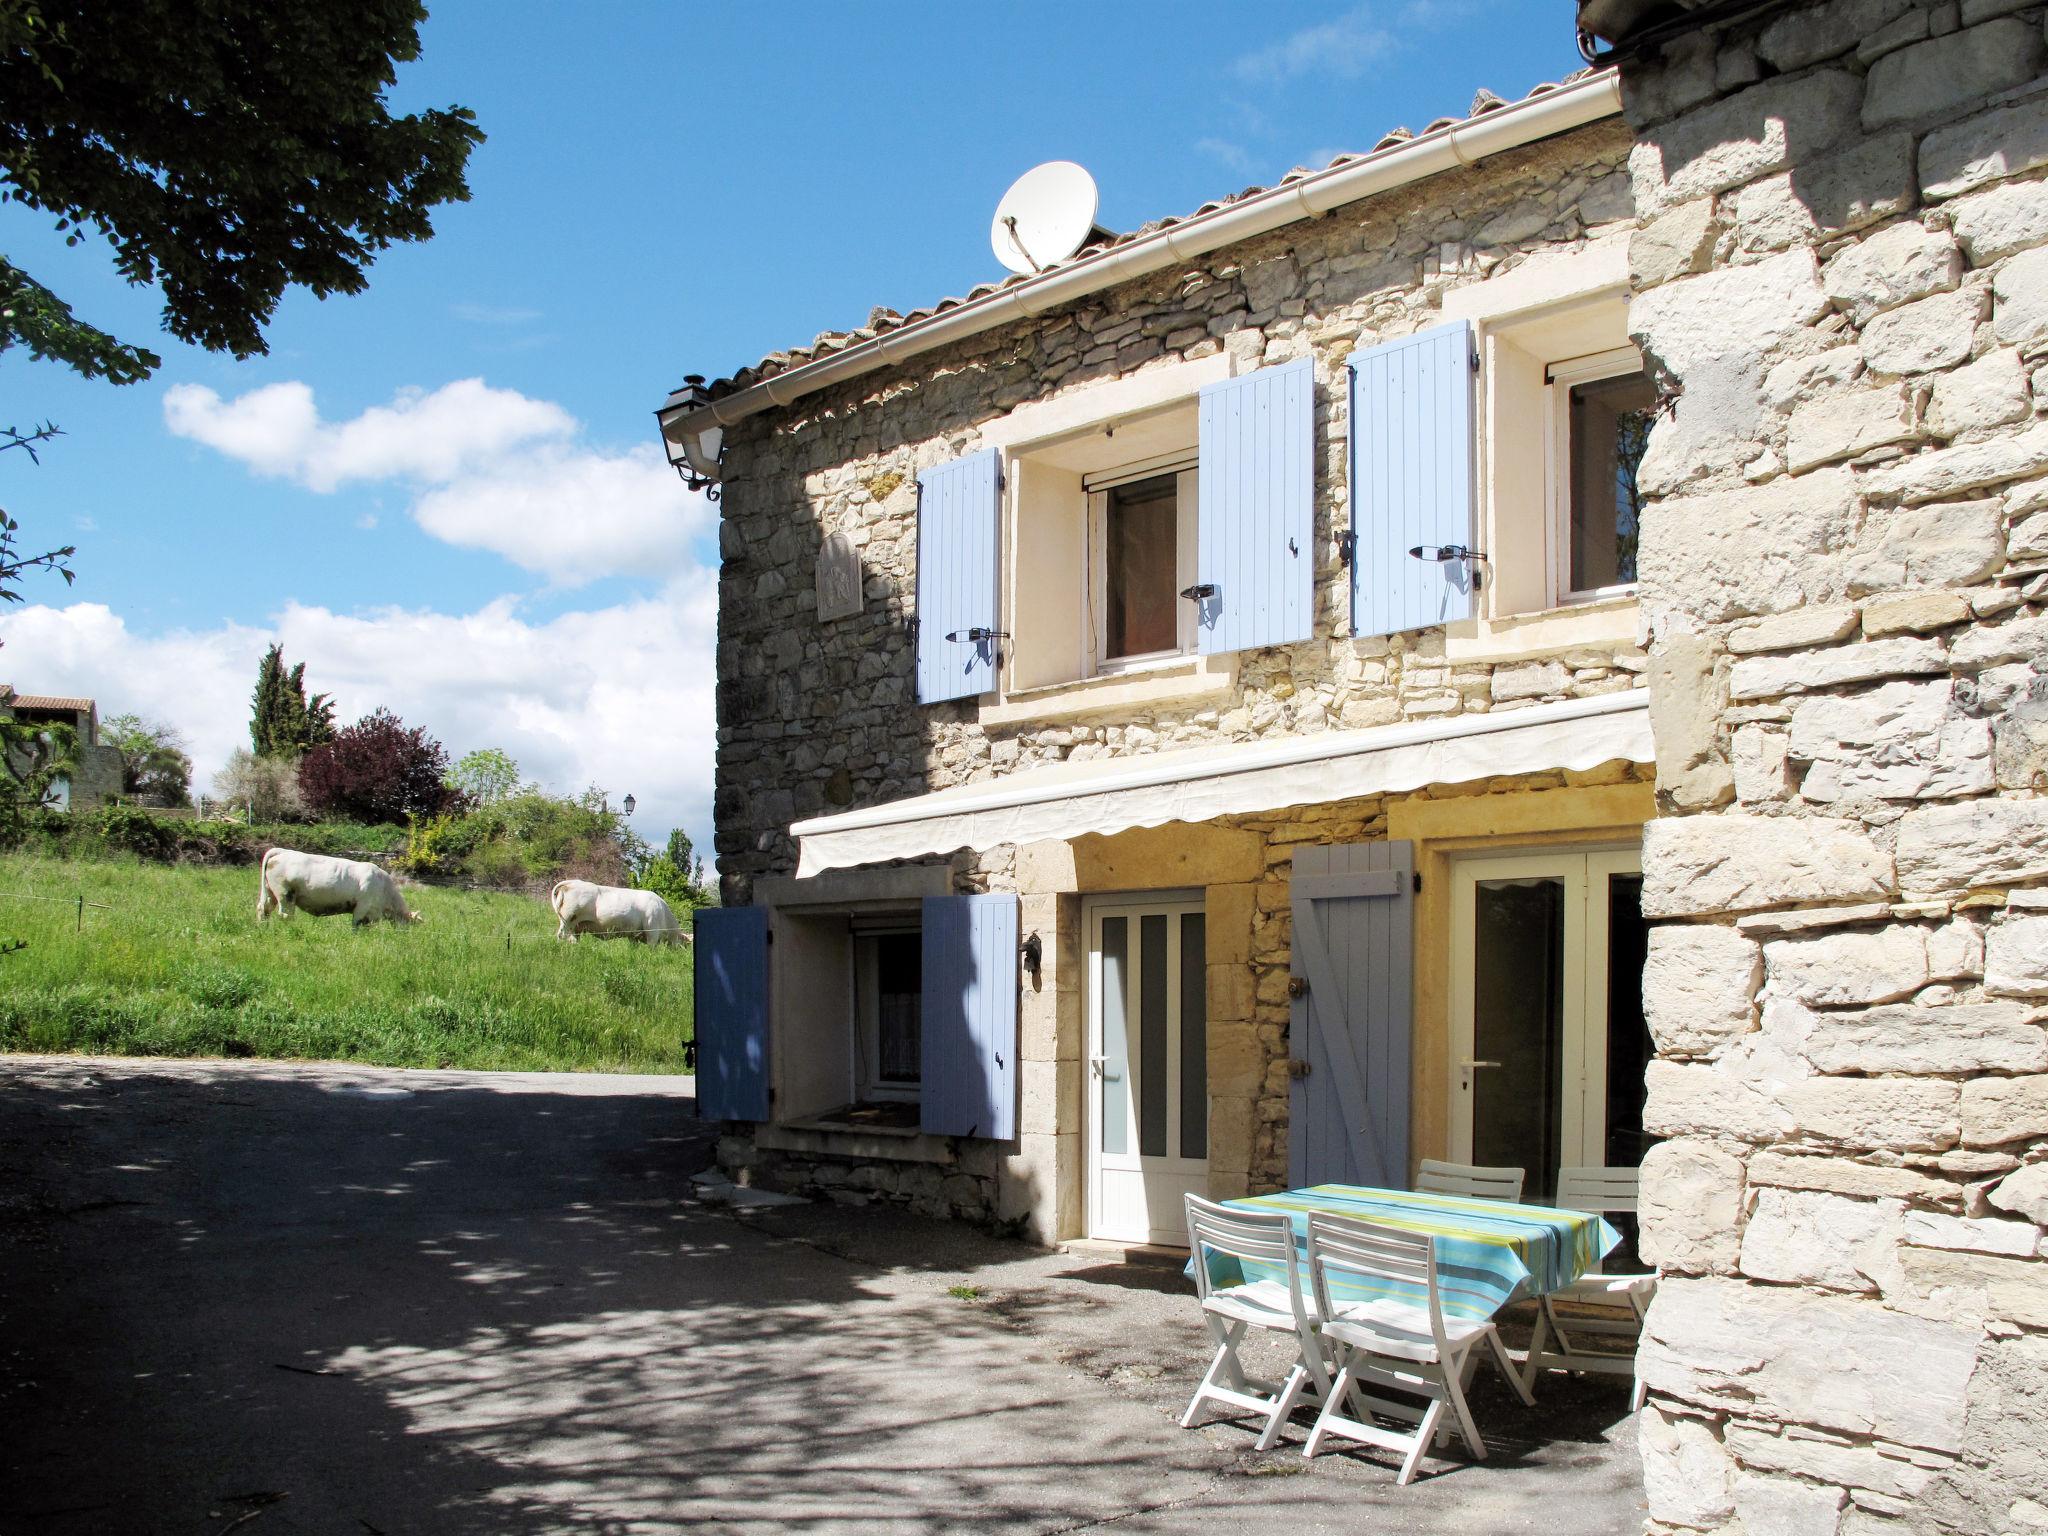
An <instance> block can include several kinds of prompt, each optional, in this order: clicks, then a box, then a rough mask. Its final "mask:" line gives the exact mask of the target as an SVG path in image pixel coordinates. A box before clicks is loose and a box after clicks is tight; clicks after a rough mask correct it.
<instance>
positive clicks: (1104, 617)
mask: <svg viewBox="0 0 2048 1536" xmlns="http://www.w3.org/2000/svg"><path fill="white" fill-rule="evenodd" d="M1083 484H1084V486H1085V487H1086V489H1087V494H1088V522H1089V539H1088V542H1089V548H1090V551H1091V562H1090V563H1091V574H1090V583H1089V585H1090V588H1091V590H1090V592H1089V609H1090V611H1091V613H1092V614H1093V616H1094V637H1093V639H1094V646H1093V654H1094V661H1095V666H1094V670H1095V671H1096V672H1104V671H1115V670H1118V669H1119V668H1121V667H1123V666H1126V665H1128V664H1130V663H1131V662H1134V661H1145V660H1152V659H1156V658H1159V657H1166V656H1175V655H1179V654H1182V653H1183V652H1187V651H1192V650H1193V649H1194V640H1195V635H1194V625H1195V612H1194V604H1193V603H1192V602H1190V601H1189V600H1188V599H1187V598H1185V597H1183V596H1181V593H1182V592H1184V591H1186V590H1187V589H1188V588H1189V587H1191V586H1193V585H1194V580H1195V577H1194V565H1195V475H1194V470H1193V468H1192V467H1186V468H1170V469H1166V470H1157V469H1151V468H1148V469H1145V470H1136V471H1133V470H1126V471H1125V472H1123V473H1121V474H1115V473H1112V474H1105V475H1100V476H1091V477H1088V478H1087V479H1085V480H1084V481H1083Z"/></svg>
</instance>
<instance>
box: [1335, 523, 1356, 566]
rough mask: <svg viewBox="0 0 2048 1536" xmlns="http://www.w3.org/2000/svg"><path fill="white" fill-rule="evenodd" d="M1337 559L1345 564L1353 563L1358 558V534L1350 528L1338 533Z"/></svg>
mask: <svg viewBox="0 0 2048 1536" xmlns="http://www.w3.org/2000/svg"><path fill="white" fill-rule="evenodd" d="M1337 559H1338V561H1339V562H1340V563H1341V564H1344V565H1352V564H1354V563H1356V561H1357V559H1358V535H1357V533H1356V532H1354V531H1353V530H1351V529H1349V528H1347V529H1345V530H1344V531H1343V532H1342V533H1340V534H1338V535H1337Z"/></svg>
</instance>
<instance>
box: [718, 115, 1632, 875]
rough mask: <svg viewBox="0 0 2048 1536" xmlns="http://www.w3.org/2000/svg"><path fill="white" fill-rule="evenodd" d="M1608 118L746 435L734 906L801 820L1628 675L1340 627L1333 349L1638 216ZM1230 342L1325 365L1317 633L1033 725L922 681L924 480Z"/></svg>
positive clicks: (1341, 522)
mask: <svg viewBox="0 0 2048 1536" xmlns="http://www.w3.org/2000/svg"><path fill="white" fill-rule="evenodd" d="M1629 142H1630V141H1629V135H1628V132H1627V130H1626V128H1625V126H1624V125H1623V124H1622V123H1621V122H1620V121H1619V120H1618V119H1610V120H1608V121H1606V122H1603V123H1598V124H1594V125H1591V126H1589V127H1586V128H1583V129H1579V130H1577V131H1575V132H1573V133H1571V134H1567V135H1562V136H1560V137H1558V138H1555V139H1552V140H1548V141H1545V142H1544V143H1541V144H1537V145H1533V146H1530V147H1528V148H1526V149H1523V150H1518V151H1515V152H1513V153H1510V154H1505V155H1502V156H1499V157H1497V158H1495V159H1491V160H1488V161H1486V162H1484V163H1482V164H1481V165H1479V166H1477V167H1474V168H1472V169H1469V170H1465V171H1460V172H1457V173H1455V174H1446V175H1441V176H1437V177H1433V178H1431V179H1430V180H1428V181H1426V182H1424V183H1421V184H1418V185H1416V186H1413V187H1410V188H1406V189H1403V190H1400V191H1396V192H1391V193H1388V194H1385V195H1383V196H1381V197H1377V198H1374V199H1371V200H1368V201H1367V202H1364V203H1361V204H1358V205H1354V206H1353V207H1349V208H1344V209H1340V210H1338V211H1336V212H1334V213H1332V214H1330V215H1328V216H1327V217H1325V218H1322V219H1319V220H1316V221H1314V222H1312V223H1307V224H1302V225H1298V226H1295V227H1293V228H1290V229H1287V230H1282V231H1277V232H1275V233H1274V234H1272V235H1269V236H1266V237H1263V238H1261V239H1259V240H1256V241H1250V242H1246V243H1244V244H1242V245H1238V246H1233V247H1230V248H1228V249H1226V250H1223V251H1220V252H1217V253H1215V254H1214V255H1212V256H1210V257H1208V258H1206V259H1205V261H1204V263H1203V264H1201V265H1190V266H1184V267H1179V268H1175V269H1171V270H1168V271H1164V272H1161V273H1158V274H1156V275H1154V276H1151V277H1148V278H1145V279H1143V280H1141V281H1138V282H1134V283H1132V284H1130V285H1128V286H1126V287H1123V288H1120V289H1116V290H1113V291H1110V292H1108V293H1104V294H1101V295H1098V296H1095V297H1093V298H1090V299H1089V300H1087V301H1086V302H1083V303H1080V304H1077V305H1075V306H1072V307H1071V308H1070V309H1068V310H1066V311H1063V312H1054V313H1051V314H1047V315H1044V316H1040V317H1037V318H1036V319H1035V320H1033V321H1031V322H1028V323H1023V324H1019V325H1017V326H1014V327H1011V328H1008V329H1004V330H1000V331H995V332H990V333H988V334H985V335H982V336H979V337H976V338H974V339H972V340H970V341H967V342H963V343H961V344H960V345H958V346H956V347H953V348H950V349H946V350H943V351H939V352H935V353H933V354H930V355H928V356H922V357H919V358H916V359H913V360H911V361H910V362H908V363H906V364H905V365H904V367H902V368H900V369H896V370H891V371H886V372H883V373H880V374H876V375H872V376H869V377H866V378H862V379H859V380H856V381H851V382H849V383H847V384H846V385H844V386H841V387H839V388H837V389H834V390H829V391H825V392H822V393H820V394H818V395H815V396H809V397H806V398H805V399H803V400H801V401H799V402H797V403H796V404H795V405H793V406H791V407H789V408H788V409H785V410H778V411H770V412H766V413H764V414H762V415H760V416H755V417H751V418H748V419H747V420H745V421H743V422H740V423H738V424H737V425H736V426H734V427H733V428H732V429H731V430H730V432H729V434H728V439H727V446H726V453H725V481H724V500H723V502H722V522H721V527H720V542H721V550H722V553H723V555H724V565H723V569H722V571H721V576H720V583H719V603H720V608H719V613H720V619H719V623H720V630H719V647H718V694H717V698H718V719H719V737H718V757H717V791H716V800H715V816H716V822H717V833H716V839H717V851H718V864H719V870H720V872H721V875H722V877H723V880H724V883H725V896H726V899H727V900H728V901H729V902H734V903H741V902H745V901H747V900H748V899H749V894H750V891H751V887H752V882H753V881H754V879H756V878H757V877H760V876H762V875H771V874H786V873H789V872H791V870H792V869H793V866H794V863H795V848H794V844H793V843H792V841H791V839H790V837H789V833H788V828H789V824H790V823H791V821H792V820H795V819H800V818H802V817H806V816H814V815H821V814H825V813H828V812H831V811H836V810H842V809H849V808H852V807H856V806H864V805H871V804H875V803H878V802H883V801H889V800H895V799H900V798H902V797H904V796H908V795H914V794H920V793H923V792H925V791H927V790H932V789H939V788H944V787H946V786H949V785H953V784H958V783H962V782H967V781H971V780H975V779H980V778H987V777H991V776H994V775H999V774H1003V773H1008V772H1011V771H1014V770H1016V769H1019V768H1026V767H1030V766H1033V765H1037V764H1043V763H1050V762H1056V761H1061V760H1067V761H1073V760H1086V759H1089V758H1094V757H1102V756H1109V755H1128V754H1132V753H1144V752H1152V751H1157V750H1161V749H1164V748H1170V747H1178V746H1186V745H1194V744H1201V743H1210V742H1217V741H1252V740H1259V739H1264V738H1269V737H1273V736H1280V735H1289V734H1297V733H1307V732H1315V731H1322V730H1328V729H1333V728H1337V727H1343V726H1365V725H1376V724H1385V723H1390V722H1393V721H1396V720H1400V719H1403V718H1411V717H1413V718H1421V717H1428V716H1444V715H1454V714H1458V713H1462V712H1466V711H1480V710H1487V709H1493V708H1511V707H1524V706H1526V705H1528V704H1533V703H1538V702H1542V701H1544V700H1548V699H1558V698H1565V697H1572V696H1579V695H1584V694H1590V693H1599V692H1606V691H1611V690H1615V689H1624V688H1632V687H1637V686H1640V685H1641V681H1642V677H1641V674H1642V670H1643V660H1642V657H1641V654H1640V652H1639V651H1638V650H1637V649H1636V647H1635V646H1634V645H1633V644H1629V643H1622V644H1618V645H1617V644H1603V645H1595V646H1578V647H1570V646H1567V647H1561V648H1553V650H1552V652H1550V653H1546V654H1544V655H1543V656H1542V657H1541V659H1540V660H1530V661H1514V662H1512V663H1510V664H1496V663H1495V662H1476V661H1475V662H1464V661H1453V660H1452V659H1450V657H1449V655H1448V653H1447V648H1446V644H1445V635H1444V632H1443V631H1442V630H1441V629H1437V630H1424V631H1420V632H1416V633H1411V634H1406V635H1399V636H1395V637H1392V638H1391V639H1385V638H1382V639H1371V640H1358V641H1354V640H1353V639H1351V637H1350V635H1349V616H1348V613H1347V612H1346V611H1345V604H1346V603H1347V601H1348V597H1347V594H1348V573H1347V571H1346V570H1345V568H1344V566H1343V565H1342V563H1341V561H1340V558H1339V553H1338V541H1337V536H1338V534H1339V533H1340V532H1342V531H1343V529H1344V528H1345V526H1346V525H1347V520H1348V514H1347V513H1346V511H1345V505H1346V503H1345V500H1344V498H1345V469H1344V445H1345V436H1346V431H1347V423H1346V421H1345V411H1344V406H1343V399H1344V393H1345V389H1344V377H1345V373H1344V367H1345V359H1346V358H1347V356H1348V355H1349V353H1350V352H1351V351H1352V350H1353V349H1355V348H1356V347H1358V346H1360V345H1367V344H1370V343H1372V342H1374V341H1377V340H1382V339H1388V338H1392V337H1396V336H1400V335H1405V334H1407V333H1409V332H1411V331H1414V330H1417V329H1419V328H1421V327H1423V326H1426V325H1430V324H1433V323H1436V321H1437V320H1439V319H1440V318H1441V306H1442V302H1443V298H1444V295H1445V294H1446V293H1448V292H1450V291H1451V290H1453V289H1455V288H1458V287H1462V286H1464V285H1467V284H1471V283H1476V282H1480V281H1483V280H1485V279H1487V278H1489V277H1495V276H1501V275H1505V274H1508V273H1510V272H1513V271H1514V270H1515V269H1516V268H1518V267H1519V266H1521V265H1522V264H1524V263H1527V262H1529V261H1531V260H1534V259H1539V258H1553V257H1556V256H1558V255H1561V254H1567V253H1572V252H1578V251H1583V250H1585V249H1587V248H1588V247H1589V245H1591V244H1592V243H1593V242H1596V241H1601V240H1625V239H1626V238H1627V235H1628V233H1629V232H1630V231H1631V230H1632V229H1633V228H1634V225H1635V216H1634V210H1633V206H1632V202H1631V198H1630V194H1629V177H1628V174H1627V171H1626V159H1627V155H1628V150H1629ZM1222 353H1227V354H1228V356H1229V358H1230V359H1231V365H1232V366H1233V367H1234V368H1236V369H1237V370H1238V371H1246V370H1249V369H1251V368H1255V367H1259V366H1263V365H1267V364H1273V363H1280V362H1285V361H1289V360H1292V359H1295V358H1299V357H1303V356H1312V357H1313V358H1314V359H1315V360H1316V375H1317V382H1318V388H1317V418H1318V420H1317V451H1318V454H1319V457H1320V471H1319V475H1318V481H1319V484H1318V507H1317V514H1316V516H1317V523H1316V532H1317V539H1316V559H1317V590H1318V620H1319V622H1318V626H1317V628H1318V638H1316V639H1313V640H1309V641H1305V642H1302V643H1300V644H1298V645H1293V646H1286V647H1276V648H1272V649H1268V650H1264V651H1257V652H1247V653H1243V654H1242V656H1241V658H1240V662H1241V665H1240V666H1239V668H1238V671H1237V675H1236V680H1235V683H1234V684H1233V686H1232V687H1231V688H1230V690H1229V691H1228V692H1226V693H1220V694H1217V693H1211V694H1207V695H1204V696H1202V697H1199V698H1195V699H1189V700H1185V701H1183V702H1181V703H1178V704H1161V705H1156V706H1148V707H1145V708H1143V709H1138V710H1131V709H1119V710H1117V711H1116V712H1114V713H1103V714H1098V715H1095V716H1088V717H1065V718H1060V719H1057V720H1040V721H1038V722H1037V723H1011V724H1003V725H996V724H992V723H991V724H986V725H985V724H984V722H983V720H982V712H981V706H980V703H979V702H978V701H975V700H963V701H957V702H954V703H948V704H941V705H934V706H930V707H921V706H919V705H918V704H917V703H916V702H915V688H914V686H913V661H914V642H913V640H912V638H911V634H910V631H909V625H908V620H909V619H910V618H911V617H912V616H913V614H912V609H913V607H914V601H915V597H914V594H915V571H914V563H915V553H916V542H917V532H916V477H917V473H918V471H919V470H920V469H923V468H927V467H930V466H932V465H935V464H939V463H943V462H946V461H948V460H951V459H953V458H955V457H957V456H959V455H961V454H963V453H967V452H971V451H973V450H974V449H976V448H977V447H979V446H981V444H982V436H981V434H982V432H983V430H984V429H985V428H986V427H988V426H989V425H990V424H991V423H993V422H996V421H999V420H1000V419H1002V418H1003V417H1004V416H1006V415H1007V414H1008V413H1009V412H1011V411H1013V410H1014V409H1016V408H1017V407H1019V406H1022V405H1026V404H1032V403H1037V402H1042V401H1048V400H1052V399H1055V398H1056V397H1059V396H1061V395H1062V394H1064V393H1066V392H1068V391H1072V390H1076V389H1080V388H1082V387H1084V386H1086V385H1090V384H1096V383H1100V382H1102V381H1104V380H1107V379H1114V378H1119V377H1123V376H1127V375H1131V374H1135V373H1138V372H1140V371H1142V370H1145V369H1147V368H1153V367H1158V366H1161V365H1163V364H1167V363H1172V362H1177V361H1183V360H1193V359H1199V358H1203V357H1210V356H1215V355H1217V354H1222ZM835 533H843V534H845V535H846V536H847V537H848V538H849V539H850V540H851V541H852V542H853V544H854V545H855V546H856V547H857V548H858V550H859V552H860V556H861V562H862V568H863V572H864V577H865V591H864V598H865V602H864V607H863V609H862V611H861V612H860V613H858V614H856V615H854V616H853V617H850V618H843V619H836V620H833V621H830V622H826V623H820V622H819V621H818V618H817V604H816V596H815V574H816V564H817V556H818V551H819V547H820V545H821V544H822V543H823V541H824V540H825V539H826V538H827V537H828V536H830V535H832V534H835Z"/></svg>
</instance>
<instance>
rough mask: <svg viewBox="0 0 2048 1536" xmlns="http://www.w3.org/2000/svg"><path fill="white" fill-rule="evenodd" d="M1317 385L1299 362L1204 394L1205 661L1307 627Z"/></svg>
mask: <svg viewBox="0 0 2048 1536" xmlns="http://www.w3.org/2000/svg"><path fill="white" fill-rule="evenodd" d="M1315 429H1316V376H1315V365H1314V364H1313V363H1312V362H1311V361H1310V360H1309V359H1308V358H1303V359H1301V360H1300V361H1299V362H1294V363H1285V364H1282V365H1281V366H1280V367H1278V368H1261V369H1260V370H1259V371H1258V372H1257V373H1248V374H1246V375H1245V376H1244V377H1243V378H1239V379H1225V380H1224V381H1223V382H1222V383H1220V384H1211V385H1209V386H1208V388H1206V389H1204V390H1203V391H1202V401H1201V440H1200V461H1199V467H1200V483H1199V484H1200V491H1199V494H1200V499H1201V512H1200V514H1199V515H1198V518H1197V520H1196V525H1195V581H1196V583H1197V584H1198V585H1200V586H1203V587H1210V588H1213V589H1214V591H1213V592H1212V593H1210V594H1206V595H1204V596H1203V597H1202V598H1201V599H1200V602H1201V608H1200V611H1199V612H1200V616H1199V620H1198V623H1199V630H1200V633H1199V647H1198V648H1199V649H1200V651H1201V653H1202V654H1203V655H1204V656H1213V655H1216V654H1217V653H1219V652H1222V651H1244V650H1250V649H1251V648H1252V647H1254V646H1260V645H1289V644H1292V643H1293V642H1294V641H1296V640H1306V639H1307V638H1308V637H1309V635H1310V633H1311V632H1312V631H1313V630H1314V628H1315V617H1316V589H1315V531H1316V464H1315V435H1316V431H1315Z"/></svg>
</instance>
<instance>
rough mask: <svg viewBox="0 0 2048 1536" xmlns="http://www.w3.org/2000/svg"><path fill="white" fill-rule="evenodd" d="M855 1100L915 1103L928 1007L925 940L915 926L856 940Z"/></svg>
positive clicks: (858, 933)
mask: <svg viewBox="0 0 2048 1536" xmlns="http://www.w3.org/2000/svg"><path fill="white" fill-rule="evenodd" d="M853 967H854V1029H855V1033H856V1034H857V1036H858V1042H857V1050H858V1052H859V1060H858V1062H857V1065H856V1082H855V1098H856V1099H857V1100H860V1101H868V1100H879V1099H915V1098H916V1097H917V1093H918V1078H919V1072H920V1061H921V1049H922V1041H921V1037H920V1021H921V1019H922V1017H923V1009H924V942H923V938H922V936H921V935H920V934H919V933H918V932H917V930H916V928H915V927H904V928H891V929H887V930H883V931H879V932H872V931H871V932H862V931H860V930H859V928H858V927H857V928H856V931H855V934H854V940H853Z"/></svg>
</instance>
